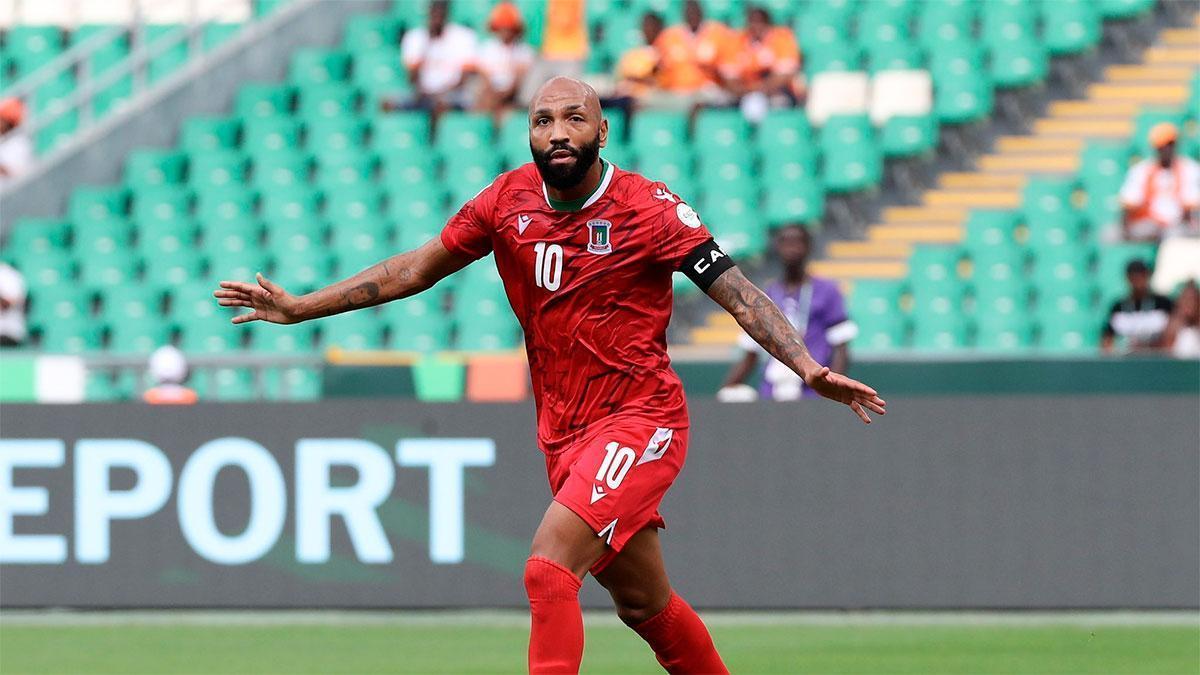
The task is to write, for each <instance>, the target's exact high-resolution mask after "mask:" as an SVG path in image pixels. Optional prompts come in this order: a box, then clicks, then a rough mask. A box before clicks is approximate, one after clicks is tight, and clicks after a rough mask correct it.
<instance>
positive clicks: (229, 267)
mask: <svg viewBox="0 0 1200 675" xmlns="http://www.w3.org/2000/svg"><path fill="white" fill-rule="evenodd" d="M268 260H269V258H268V256H267V255H266V254H265V253H263V252H262V251H261V250H260V249H258V248H254V249H251V250H249V251H243V252H241V253H226V254H225V255H222V256H218V257H214V258H212V259H210V260H209V261H208V278H209V279H211V280H212V281H214V282H215V281H246V282H253V281H254V275H255V274H257V273H259V272H262V273H264V274H265V273H266V272H267V263H268ZM208 290H209V291H210V297H211V291H212V290H213V289H212V288H209V289H208Z"/></svg>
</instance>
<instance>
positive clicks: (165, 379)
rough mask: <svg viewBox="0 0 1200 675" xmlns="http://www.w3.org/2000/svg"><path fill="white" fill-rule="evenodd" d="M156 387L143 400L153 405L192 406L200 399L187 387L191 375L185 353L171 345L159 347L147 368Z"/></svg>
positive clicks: (151, 356) (147, 392)
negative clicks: (186, 383)
mask: <svg viewBox="0 0 1200 675" xmlns="http://www.w3.org/2000/svg"><path fill="white" fill-rule="evenodd" d="M147 370H148V371H149V374H150V379H151V380H153V381H154V386H153V387H150V388H149V389H147V390H146V391H145V392H144V393H143V394H142V400H143V401H145V402H146V403H149V404H151V405H191V404H192V403H195V402H196V400H197V399H198V398H199V397H198V396H197V395H196V392H195V391H194V390H192V389H191V388H189V387H188V386H186V385H185V384H184V383H185V382H187V379H188V375H189V374H190V372H189V368H188V363H187V358H185V357H184V355H183V352H181V351H179V350H178V349H176V348H175V347H172V346H171V345H166V346H163V347H159V348H158V349H156V350H154V353H153V354H151V355H150V364H149V366H148V368H147Z"/></svg>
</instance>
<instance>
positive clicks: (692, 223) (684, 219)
mask: <svg viewBox="0 0 1200 675" xmlns="http://www.w3.org/2000/svg"><path fill="white" fill-rule="evenodd" d="M675 215H676V216H678V217H679V222H681V223H683V224H684V225H687V226H688V227H690V228H692V229H696V228H697V227H700V216H699V215H698V214H697V213H696V211H695V209H693V208H692V207H690V206H688V205H687V204H685V203H683V202H679V205H678V206H676V207H675Z"/></svg>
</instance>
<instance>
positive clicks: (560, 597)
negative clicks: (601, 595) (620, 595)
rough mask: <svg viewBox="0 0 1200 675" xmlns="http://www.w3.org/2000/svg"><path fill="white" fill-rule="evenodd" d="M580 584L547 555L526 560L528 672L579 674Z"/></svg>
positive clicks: (581, 652)
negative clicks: (528, 615) (530, 618)
mask: <svg viewBox="0 0 1200 675" xmlns="http://www.w3.org/2000/svg"><path fill="white" fill-rule="evenodd" d="M581 585H582V583H581V582H580V581H579V577H577V576H575V575H574V574H573V573H572V572H571V570H569V569H567V568H565V567H563V566H562V565H559V564H558V563H556V562H554V561H553V560H550V559H548V558H542V557H539V556H532V557H530V558H529V560H526V561H525V592H526V593H527V594H528V595H529V612H530V614H531V615H532V617H533V624H532V626H531V628H530V631H529V672H530V673H531V674H536V673H578V672H579V662H580V661H582V660H583V611H582V610H580V608H579V587H580V586H581Z"/></svg>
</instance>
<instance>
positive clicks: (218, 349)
mask: <svg viewBox="0 0 1200 675" xmlns="http://www.w3.org/2000/svg"><path fill="white" fill-rule="evenodd" d="M214 304H215V303H214ZM179 334H180V340H179V347H180V349H182V350H183V351H184V352H186V353H188V354H225V353H229V352H236V351H240V350H241V348H242V340H243V336H244V335H245V329H244V328H243V327H242V326H240V325H234V324H232V323H229V322H228V321H226V320H224V319H223V318H222V317H220V316H215V317H209V318H206V319H203V320H200V319H184V320H183V321H181V323H180V326H179Z"/></svg>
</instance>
